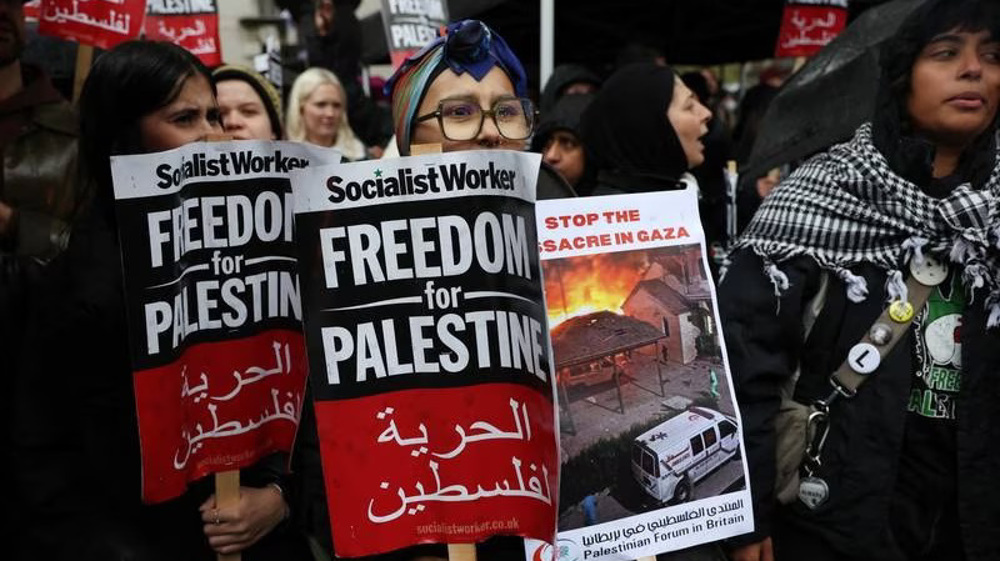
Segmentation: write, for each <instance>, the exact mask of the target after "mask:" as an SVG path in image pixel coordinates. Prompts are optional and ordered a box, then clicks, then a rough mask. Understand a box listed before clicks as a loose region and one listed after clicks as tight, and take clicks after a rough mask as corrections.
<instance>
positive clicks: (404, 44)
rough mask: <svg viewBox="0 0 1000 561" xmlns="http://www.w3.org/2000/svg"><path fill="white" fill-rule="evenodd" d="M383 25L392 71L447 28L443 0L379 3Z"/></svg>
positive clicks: (445, 6) (445, 7)
mask: <svg viewBox="0 0 1000 561" xmlns="http://www.w3.org/2000/svg"><path fill="white" fill-rule="evenodd" d="M382 24H383V25H384V26H385V38H386V42H387V44H388V45H389V58H390V59H392V67H393V69H396V68H399V67H400V65H402V64H403V61H404V60H406V58H407V57H409V56H410V55H412V54H414V53H416V52H417V51H419V50H420V49H422V48H423V47H424V45H426V44H427V43H430V42H431V41H433V40H434V39H436V38H437V36H438V32H439V30H440V29H441V28H442V27H445V26H446V25H448V3H447V2H445V0H382Z"/></svg>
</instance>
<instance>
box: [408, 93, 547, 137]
mask: <svg viewBox="0 0 1000 561" xmlns="http://www.w3.org/2000/svg"><path fill="white" fill-rule="evenodd" d="M487 115H489V116H490V117H491V118H492V119H493V124H495V125H496V127H497V131H499V132H500V136H502V137H504V138H506V139H508V140H525V139H526V138H528V137H529V136H531V131H532V130H533V129H534V127H535V106H534V104H532V103H531V100H530V99H527V98H523V97H522V98H518V97H507V98H501V99H498V100H497V101H496V102H494V103H493V107H492V108H490V109H483V108H482V107H480V106H479V103H477V102H475V101H472V100H469V99H445V100H442V101H441V102H440V103H438V108H437V111H434V112H433V113H428V114H426V115H421V116H420V117H417V122H418V123H419V122H423V121H427V120H429V119H434V118H436V119H437V120H438V124H439V125H440V126H441V133H442V134H444V137H445V138H447V139H448V140H472V139H473V138H476V137H477V136H479V132H480V131H481V130H483V121H484V120H485V119H486V116H487Z"/></svg>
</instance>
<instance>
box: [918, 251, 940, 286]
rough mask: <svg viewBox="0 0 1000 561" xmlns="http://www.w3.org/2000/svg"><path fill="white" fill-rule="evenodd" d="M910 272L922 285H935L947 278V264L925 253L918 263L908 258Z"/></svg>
mask: <svg viewBox="0 0 1000 561" xmlns="http://www.w3.org/2000/svg"><path fill="white" fill-rule="evenodd" d="M910 274H911V275H913V278H915V279H917V282H919V283H920V284H922V285H924V286H937V285H939V284H941V283H943V282H944V281H945V279H947V278H948V265H947V264H946V263H942V262H940V261H938V260H937V259H935V258H933V257H931V256H929V255H925V256H924V259H923V261H921V262H920V263H917V260H916V259H910Z"/></svg>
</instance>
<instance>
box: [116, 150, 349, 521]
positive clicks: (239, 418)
mask: <svg viewBox="0 0 1000 561" xmlns="http://www.w3.org/2000/svg"><path fill="white" fill-rule="evenodd" d="M339 159H340V155H339V154H338V153H337V152H336V151H334V150H326V149H321V148H317V147H312V146H309V145H306V144H299V143H286V142H248V141H237V142H213V143H194V144H188V145H186V146H184V147H181V148H177V149H175V150H171V151H168V152H160V153H156V154H143V155H136V156H116V157H113V158H112V174H113V179H114V189H115V197H116V199H117V200H116V203H115V208H116V216H117V221H118V229H119V233H120V239H121V248H122V262H123V269H124V280H125V299H126V311H127V314H128V326H129V339H130V352H131V357H132V368H133V385H134V387H135V397H136V409H137V411H138V417H139V441H140V446H141V450H142V493H143V500H144V501H146V502H150V503H155V502H160V501H164V500H168V499H170V498H173V497H176V496H178V495H180V494H182V493H183V492H184V490H185V488H186V485H187V483H188V482H190V481H193V480H195V479H199V478H201V477H203V476H205V475H208V474H210V473H215V472H219V471H227V470H236V469H240V468H242V467H246V466H249V465H251V464H253V463H254V462H255V461H256V460H257V459H259V458H261V457H263V456H264V455H267V454H269V453H272V452H276V451H288V450H290V449H291V445H292V441H293V439H294V436H295V430H296V427H297V425H298V419H299V415H300V412H301V408H302V399H303V391H304V385H305V369H306V364H305V356H304V355H305V348H304V343H303V340H302V331H301V318H302V310H301V305H300V303H299V281H298V276H297V272H296V268H295V252H294V244H293V240H292V204H291V186H290V183H289V173H290V171H291V170H293V169H301V168H303V167H306V166H309V165H316V164H327V163H332V162H336V161H338V160H339Z"/></svg>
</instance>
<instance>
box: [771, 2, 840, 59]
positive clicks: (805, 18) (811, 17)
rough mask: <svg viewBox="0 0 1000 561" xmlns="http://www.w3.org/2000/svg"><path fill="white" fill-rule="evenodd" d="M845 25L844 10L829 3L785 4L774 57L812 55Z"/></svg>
mask: <svg viewBox="0 0 1000 561" xmlns="http://www.w3.org/2000/svg"><path fill="white" fill-rule="evenodd" d="M846 25H847V10H846V9H845V8H841V7H831V6H807V5H799V4H788V5H786V6H785V12H784V15H783V16H782V21H781V31H780V32H779V34H778V45H777V47H776V48H775V52H774V56H776V57H789V56H812V55H814V54H816V53H817V52H819V50H820V49H822V48H823V47H825V46H826V44H827V43H829V42H830V41H832V40H833V39H834V38H835V37H836V36H837V35H840V32H841V31H843V30H844V27H845V26H846Z"/></svg>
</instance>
